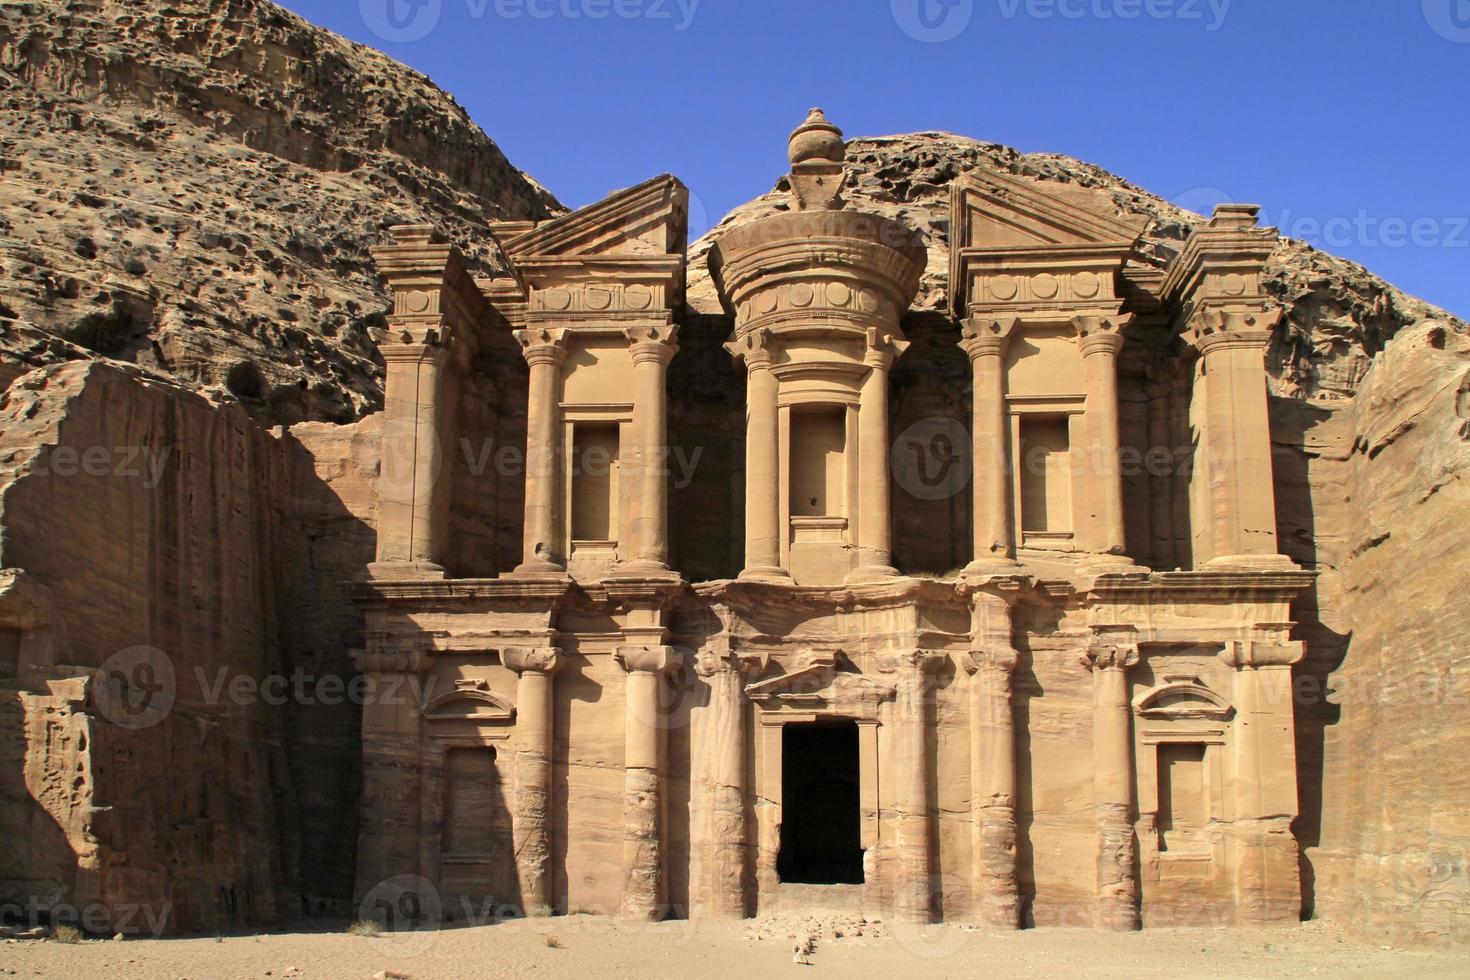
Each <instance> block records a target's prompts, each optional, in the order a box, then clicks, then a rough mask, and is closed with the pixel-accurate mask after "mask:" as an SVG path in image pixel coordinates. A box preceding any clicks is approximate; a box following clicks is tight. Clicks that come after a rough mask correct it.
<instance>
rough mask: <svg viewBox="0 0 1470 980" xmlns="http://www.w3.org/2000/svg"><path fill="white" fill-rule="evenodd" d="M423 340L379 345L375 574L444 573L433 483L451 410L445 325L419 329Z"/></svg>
mask: <svg viewBox="0 0 1470 980" xmlns="http://www.w3.org/2000/svg"><path fill="white" fill-rule="evenodd" d="M419 335H420V336H421V337H423V338H424V340H425V342H422V343H390V344H382V345H381V346H380V347H379V350H380V351H381V352H382V355H383V361H384V363H385V364H386V366H387V379H386V382H385V384H384V396H383V417H384V418H383V442H382V447H383V452H382V475H381V478H380V480H379V483H378V514H379V524H378V553H377V561H375V562H374V563H373V564H372V565H371V566H369V571H370V573H371V575H372V577H373V578H377V579H384V578H397V579H405V578H443V577H444V566H443V557H444V556H443V548H444V537H445V529H446V528H447V526H448V516H449V515H448V513H447V511H448V507H447V503H448V500H447V495H446V494H445V492H444V488H441V487H440V486H439V478H440V476H441V474H442V471H443V467H444V446H445V443H446V442H447V440H448V436H449V433H448V432H447V426H448V419H449V418H450V416H451V413H450V411H449V406H448V405H447V404H446V403H447V402H448V400H449V399H448V396H447V387H448V383H447V382H448V376H449V373H450V366H449V349H448V342H449V335H448V333H447V331H443V330H442V328H441V330H437V331H436V330H429V331H419Z"/></svg>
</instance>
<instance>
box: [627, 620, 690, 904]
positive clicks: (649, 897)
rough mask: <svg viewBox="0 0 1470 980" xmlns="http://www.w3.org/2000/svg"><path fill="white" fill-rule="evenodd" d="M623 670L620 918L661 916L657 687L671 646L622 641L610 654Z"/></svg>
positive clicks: (668, 667) (668, 668)
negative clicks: (621, 903)
mask: <svg viewBox="0 0 1470 980" xmlns="http://www.w3.org/2000/svg"><path fill="white" fill-rule="evenodd" d="M615 656H616V657H617V661H618V663H619V664H620V665H621V666H622V668H623V669H624V670H625V671H627V672H628V680H627V691H626V699H627V703H626V711H625V718H626V729H625V749H624V762H623V765H624V770H625V772H624V797H623V906H622V914H623V918H625V919H640V920H645V921H650V922H651V921H654V920H657V919H659V918H661V917H662V916H663V914H664V901H665V891H664V868H663V862H664V857H663V799H662V795H661V793H660V788H661V782H662V756H663V742H664V730H665V722H664V714H663V711H662V705H661V704H660V702H659V688H660V686H661V685H662V684H663V681H664V678H665V676H667V675H668V674H669V673H671V672H672V671H673V670H674V669H675V668H676V667H678V666H679V663H680V659H679V656H678V654H677V653H676V652H675V651H674V648H673V647H668V646H638V645H632V644H629V645H625V646H621V647H619V648H618V650H617V653H616V655H615Z"/></svg>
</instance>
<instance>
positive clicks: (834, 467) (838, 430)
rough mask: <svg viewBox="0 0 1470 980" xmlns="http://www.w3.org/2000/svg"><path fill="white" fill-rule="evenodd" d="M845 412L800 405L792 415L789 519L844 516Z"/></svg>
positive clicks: (839, 409)
mask: <svg viewBox="0 0 1470 980" xmlns="http://www.w3.org/2000/svg"><path fill="white" fill-rule="evenodd" d="M846 444H847V428H846V412H845V411H844V409H843V408H842V407H841V406H825V405H823V406H812V407H806V406H802V407H799V408H797V409H794V410H793V411H792V413H791V516H792V517H846V516H847V499H846V498H847V493H846V489H845V488H846V470H845V467H844V465H843V451H844V449H845V447H846Z"/></svg>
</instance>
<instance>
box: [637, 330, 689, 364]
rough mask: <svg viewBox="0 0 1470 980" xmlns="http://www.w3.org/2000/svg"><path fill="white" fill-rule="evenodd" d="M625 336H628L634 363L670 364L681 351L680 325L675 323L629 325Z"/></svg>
mask: <svg viewBox="0 0 1470 980" xmlns="http://www.w3.org/2000/svg"><path fill="white" fill-rule="evenodd" d="M623 336H625V337H627V338H628V349H629V350H630V351H631V352H632V354H633V363H634V364H646V363H657V364H668V363H669V361H670V360H672V359H673V357H674V355H675V354H677V353H678V352H679V344H678V339H679V327H678V325H677V324H674V323H667V324H664V325H662V326H638V327H627V328H626V329H624V330H623Z"/></svg>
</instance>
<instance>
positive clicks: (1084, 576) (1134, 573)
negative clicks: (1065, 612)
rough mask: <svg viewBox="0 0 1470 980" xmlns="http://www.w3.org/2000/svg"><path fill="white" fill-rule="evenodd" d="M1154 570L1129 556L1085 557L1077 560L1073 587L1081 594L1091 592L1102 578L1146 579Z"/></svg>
mask: <svg viewBox="0 0 1470 980" xmlns="http://www.w3.org/2000/svg"><path fill="white" fill-rule="evenodd" d="M1152 574H1153V569H1151V568H1149V567H1147V566H1146V565H1140V564H1138V562H1136V561H1134V560H1133V559H1132V558H1129V557H1128V556H1127V555H1084V556H1082V557H1080V558H1079V559H1078V560H1077V568H1076V571H1074V572H1073V573H1072V585H1073V587H1074V588H1076V589H1077V591H1079V592H1087V591H1089V590H1090V589H1091V588H1092V587H1093V586H1094V585H1095V584H1096V583H1097V580H1098V579H1100V578H1104V577H1106V576H1110V575H1126V576H1129V577H1130V578H1135V577H1142V578H1146V577H1147V576H1149V575H1152Z"/></svg>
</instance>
